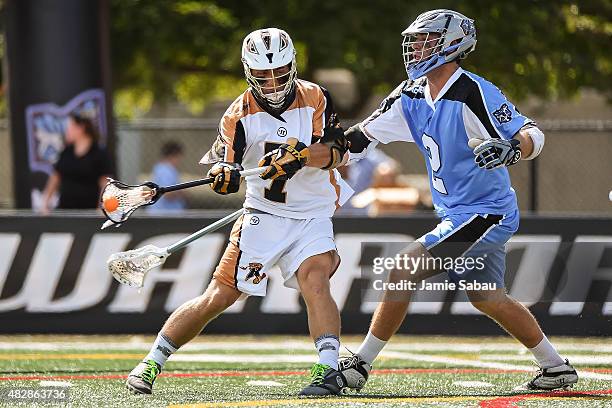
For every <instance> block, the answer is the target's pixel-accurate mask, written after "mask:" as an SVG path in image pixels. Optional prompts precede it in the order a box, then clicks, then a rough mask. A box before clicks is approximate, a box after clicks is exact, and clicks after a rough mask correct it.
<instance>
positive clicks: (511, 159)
mask: <svg viewBox="0 0 612 408" xmlns="http://www.w3.org/2000/svg"><path fill="white" fill-rule="evenodd" d="M519 144H520V142H519V141H518V140H516V139H510V140H505V139H487V140H485V141H484V142H482V143H481V144H479V145H478V146H477V147H476V148H475V149H474V155H476V157H475V158H474V161H475V162H476V164H477V165H478V167H480V168H485V169H487V170H493V169H497V168H499V167H501V166H512V165H513V164H516V163H517V162H518V161H519V160H521V150H520V149H519Z"/></svg>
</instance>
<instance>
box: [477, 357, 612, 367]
mask: <svg viewBox="0 0 612 408" xmlns="http://www.w3.org/2000/svg"><path fill="white" fill-rule="evenodd" d="M563 357H564V358H567V359H568V360H569V361H570V362H571V363H572V364H585V365H587V364H612V356H603V355H601V356H594V355H591V356H587V355H581V354H574V355H572V354H567V355H563ZM479 358H480V359H481V360H486V361H531V360H533V359H534V358H533V356H532V355H531V354H524V355H508V354H482V355H480V356H479Z"/></svg>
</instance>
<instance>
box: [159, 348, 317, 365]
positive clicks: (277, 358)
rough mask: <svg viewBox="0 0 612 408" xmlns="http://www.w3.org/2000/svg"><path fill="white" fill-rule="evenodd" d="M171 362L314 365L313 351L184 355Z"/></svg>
mask: <svg viewBox="0 0 612 408" xmlns="http://www.w3.org/2000/svg"><path fill="white" fill-rule="evenodd" d="M170 360H171V361H181V362H202V363H316V360H317V355H316V353H315V351H314V350H313V352H312V353H311V354H267V355H261V354H234V355H232V354H186V353H178V354H173V355H172V356H170Z"/></svg>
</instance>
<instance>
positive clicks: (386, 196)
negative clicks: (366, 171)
mask: <svg viewBox="0 0 612 408" xmlns="http://www.w3.org/2000/svg"><path fill="white" fill-rule="evenodd" d="M349 167H350V166H349ZM399 176H400V174H399V165H398V164H397V162H395V161H394V160H388V161H385V162H382V163H381V164H379V165H377V166H376V168H375V170H374V172H373V174H372V184H371V187H370V188H368V189H366V190H364V191H362V192H360V193H358V194H356V195H355V196H354V197H353V198H352V199H351V204H352V205H353V206H354V207H355V208H367V213H368V215H369V216H372V217H375V216H379V215H403V214H407V213H409V212H412V211H414V210H415V209H416V208H417V207H418V206H419V203H420V200H419V191H418V190H417V189H416V188H414V187H410V186H407V185H404V184H402V183H401V182H400V180H399Z"/></svg>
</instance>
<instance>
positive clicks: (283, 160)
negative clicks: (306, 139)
mask: <svg viewBox="0 0 612 408" xmlns="http://www.w3.org/2000/svg"><path fill="white" fill-rule="evenodd" d="M309 158H310V152H309V151H308V147H306V145H305V144H304V143H302V142H300V141H299V140H297V139H296V138H295V137H290V138H289V139H287V143H285V144H282V145H280V146H279V147H278V148H277V149H274V150H272V151H271V152H270V153H268V154H266V155H265V156H264V157H262V159H261V160H260V161H259V167H267V168H266V170H264V172H263V173H261V175H260V176H259V177H261V178H262V179H264V180H289V179H290V178H291V177H293V176H294V175H295V173H297V172H298V170H300V169H301V168H302V167H304V166H305V165H306V163H308V159H309Z"/></svg>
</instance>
